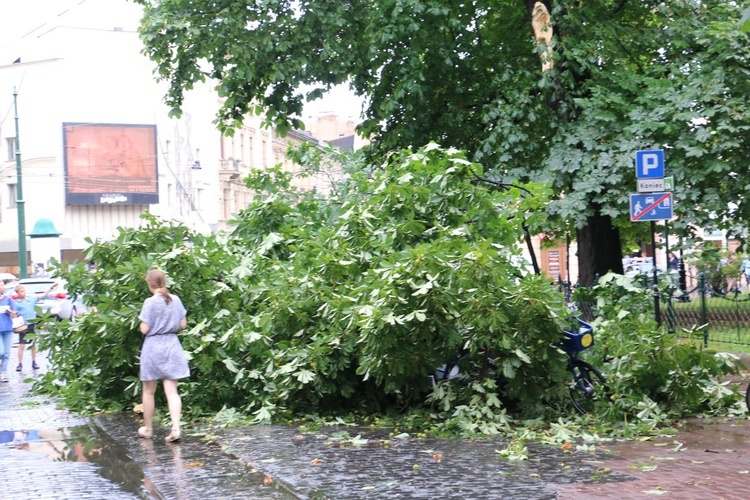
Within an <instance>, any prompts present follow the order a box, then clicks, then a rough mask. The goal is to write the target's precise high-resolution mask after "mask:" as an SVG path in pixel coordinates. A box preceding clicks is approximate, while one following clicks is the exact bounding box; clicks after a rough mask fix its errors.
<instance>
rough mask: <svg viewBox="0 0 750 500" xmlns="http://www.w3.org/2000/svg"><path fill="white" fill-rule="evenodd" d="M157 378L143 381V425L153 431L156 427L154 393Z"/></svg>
mask: <svg viewBox="0 0 750 500" xmlns="http://www.w3.org/2000/svg"><path fill="white" fill-rule="evenodd" d="M156 384H157V381H156V380H144V381H143V426H144V427H145V428H146V429H147V430H148V431H151V430H152V429H153V428H154V394H156Z"/></svg>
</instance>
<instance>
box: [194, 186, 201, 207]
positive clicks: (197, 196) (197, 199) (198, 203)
mask: <svg viewBox="0 0 750 500" xmlns="http://www.w3.org/2000/svg"><path fill="white" fill-rule="evenodd" d="M195 208H196V210H203V189H201V188H198V189H196V190H195Z"/></svg>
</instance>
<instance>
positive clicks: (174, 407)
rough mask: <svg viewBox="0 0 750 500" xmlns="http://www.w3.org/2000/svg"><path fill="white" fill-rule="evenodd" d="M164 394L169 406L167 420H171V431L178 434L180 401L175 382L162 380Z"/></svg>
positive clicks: (180, 411) (180, 415)
mask: <svg viewBox="0 0 750 500" xmlns="http://www.w3.org/2000/svg"><path fill="white" fill-rule="evenodd" d="M162 384H163V385H164V394H165V395H166V396H167V404H168V405H169V418H170V419H171V420H172V431H176V432H177V433H179V432H180V419H182V399H181V398H180V393H179V392H177V381H176V380H162ZM178 435H179V434H178Z"/></svg>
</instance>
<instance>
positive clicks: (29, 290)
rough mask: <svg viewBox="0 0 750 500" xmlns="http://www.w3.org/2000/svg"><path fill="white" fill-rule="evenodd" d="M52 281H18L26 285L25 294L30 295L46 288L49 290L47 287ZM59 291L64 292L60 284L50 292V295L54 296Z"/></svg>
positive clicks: (37, 293) (44, 290)
mask: <svg viewBox="0 0 750 500" xmlns="http://www.w3.org/2000/svg"><path fill="white" fill-rule="evenodd" d="M53 283H54V281H41V282H35V283H20V285H22V286H25V287H26V294H27V295H31V294H34V295H39V294H40V293H44V292H46V291H47V290H49V287H51V286H52V284H53ZM61 293H63V294H64V293H65V291H64V290H63V288H62V286H58V287H57V288H55V289H54V290H52V292H50V294H51V295H52V296H56V295H58V294H61Z"/></svg>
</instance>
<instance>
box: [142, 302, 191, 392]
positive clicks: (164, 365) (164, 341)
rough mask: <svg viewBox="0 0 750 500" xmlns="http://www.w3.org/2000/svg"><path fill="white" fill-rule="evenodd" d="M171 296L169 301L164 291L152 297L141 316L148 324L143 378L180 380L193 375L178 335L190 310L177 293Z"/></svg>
mask: <svg viewBox="0 0 750 500" xmlns="http://www.w3.org/2000/svg"><path fill="white" fill-rule="evenodd" d="M170 295H171V294H170ZM171 297H172V302H171V303H169V304H167V301H166V300H165V299H164V297H162V296H161V295H158V294H157V295H153V296H152V297H149V298H148V299H146V300H145V302H144V303H143V308H141V314H140V315H139V316H138V319H140V320H141V321H142V322H144V323H146V324H147V325H148V326H149V329H148V333H147V334H146V335H145V338H144V339H143V348H142V349H141V380H142V381H147V380H164V379H167V380H177V379H180V378H186V377H189V376H190V368H189V367H188V364H187V359H185V353H184V352H183V350H182V345H180V339H179V338H178V337H177V332H178V331H179V330H180V322H181V321H182V318H184V317H185V315H186V314H187V311H186V310H185V306H183V305H182V301H181V300H180V298H179V297H178V296H177V295H171Z"/></svg>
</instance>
